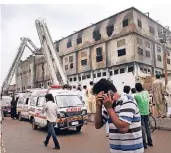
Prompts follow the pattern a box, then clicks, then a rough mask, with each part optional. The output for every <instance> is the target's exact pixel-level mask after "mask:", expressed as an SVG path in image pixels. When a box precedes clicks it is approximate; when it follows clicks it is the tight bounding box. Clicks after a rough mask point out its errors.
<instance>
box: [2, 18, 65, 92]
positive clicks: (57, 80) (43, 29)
mask: <svg viewBox="0 0 171 153" xmlns="http://www.w3.org/2000/svg"><path fill="white" fill-rule="evenodd" d="M35 24H36V28H37V32H38V35H39V39H40V43H41V47H42V50H43V55H44V56H45V58H46V61H47V64H48V67H49V70H50V75H51V79H52V83H53V84H61V85H64V84H68V81H67V75H66V73H65V71H64V70H63V68H62V64H61V61H60V57H59V56H58V55H57V53H56V51H55V48H54V44H53V41H52V38H51V35H50V33H49V30H48V28H47V25H46V23H45V22H44V20H41V19H38V20H36V21H35ZM28 43H29V44H30V45H31V46H32V47H33V49H34V50H35V51H34V50H32V49H31V48H30V47H29V45H28ZM25 47H28V48H29V49H30V50H31V51H32V53H33V54H36V55H42V52H39V51H38V48H37V47H36V46H35V44H34V43H33V42H32V41H31V40H30V39H29V38H21V44H20V46H19V49H18V52H17V55H16V56H15V59H14V61H13V63H12V66H11V68H10V69H9V72H8V75H7V77H6V78H5V81H4V82H3V85H2V92H3V91H6V90H7V89H8V87H9V85H10V83H11V81H12V78H13V76H14V73H15V70H16V68H17V66H18V64H19V62H20V60H21V57H22V55H23V52H24V49H25ZM53 60H54V62H55V63H54V64H55V65H56V67H57V69H58V71H59V73H58V75H56V72H55V68H54V64H53Z"/></svg>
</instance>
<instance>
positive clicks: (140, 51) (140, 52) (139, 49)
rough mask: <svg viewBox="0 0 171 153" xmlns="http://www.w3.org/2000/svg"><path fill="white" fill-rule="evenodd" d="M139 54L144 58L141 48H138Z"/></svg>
mask: <svg viewBox="0 0 171 153" xmlns="http://www.w3.org/2000/svg"><path fill="white" fill-rule="evenodd" d="M138 54H139V55H141V56H143V49H142V48H140V47H138Z"/></svg>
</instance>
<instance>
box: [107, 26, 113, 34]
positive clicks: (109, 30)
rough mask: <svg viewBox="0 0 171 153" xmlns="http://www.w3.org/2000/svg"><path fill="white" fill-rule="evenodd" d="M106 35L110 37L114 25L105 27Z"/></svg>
mask: <svg viewBox="0 0 171 153" xmlns="http://www.w3.org/2000/svg"><path fill="white" fill-rule="evenodd" d="M106 30H107V35H108V36H109V37H110V36H111V35H112V33H113V31H114V25H110V26H107V28H106Z"/></svg>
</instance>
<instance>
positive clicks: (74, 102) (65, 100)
mask: <svg viewBox="0 0 171 153" xmlns="http://www.w3.org/2000/svg"><path fill="white" fill-rule="evenodd" d="M55 98H56V101H57V105H58V107H59V108H66V107H76V106H83V102H82V101H81V99H80V98H79V97H78V96H77V95H58V96H56V97H55Z"/></svg>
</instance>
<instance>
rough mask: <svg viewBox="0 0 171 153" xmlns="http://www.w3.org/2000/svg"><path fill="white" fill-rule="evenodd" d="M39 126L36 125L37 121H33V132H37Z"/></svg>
mask: <svg viewBox="0 0 171 153" xmlns="http://www.w3.org/2000/svg"><path fill="white" fill-rule="evenodd" d="M37 127H38V126H37V125H36V123H35V119H32V129H33V130H37Z"/></svg>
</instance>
